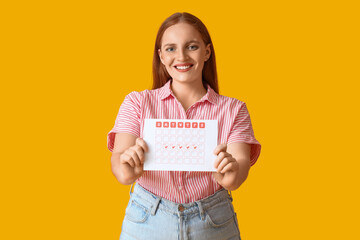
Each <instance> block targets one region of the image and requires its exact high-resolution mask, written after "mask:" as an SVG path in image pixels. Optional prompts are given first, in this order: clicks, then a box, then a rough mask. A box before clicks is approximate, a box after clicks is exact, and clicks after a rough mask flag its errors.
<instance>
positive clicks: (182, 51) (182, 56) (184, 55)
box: [177, 49, 188, 61]
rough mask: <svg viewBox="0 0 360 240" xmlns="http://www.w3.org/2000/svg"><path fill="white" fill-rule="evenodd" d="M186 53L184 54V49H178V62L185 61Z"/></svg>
mask: <svg viewBox="0 0 360 240" xmlns="http://www.w3.org/2000/svg"><path fill="white" fill-rule="evenodd" d="M187 57H188V56H187V53H186V49H179V51H178V55H177V58H178V60H180V61H181V60H185V59H186V58H187Z"/></svg>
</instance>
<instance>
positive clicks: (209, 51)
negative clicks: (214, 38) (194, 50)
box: [205, 43, 211, 62]
mask: <svg viewBox="0 0 360 240" xmlns="http://www.w3.org/2000/svg"><path fill="white" fill-rule="evenodd" d="M210 45H211V43H209V44H208V45H207V46H206V48H205V62H206V61H207V60H209V58H210V56H211V48H210Z"/></svg>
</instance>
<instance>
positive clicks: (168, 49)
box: [165, 48, 174, 52]
mask: <svg viewBox="0 0 360 240" xmlns="http://www.w3.org/2000/svg"><path fill="white" fill-rule="evenodd" d="M165 50H166V51H168V52H172V51H173V50H174V48H167V49H165Z"/></svg>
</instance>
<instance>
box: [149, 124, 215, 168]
mask: <svg viewBox="0 0 360 240" xmlns="http://www.w3.org/2000/svg"><path fill="white" fill-rule="evenodd" d="M217 137H218V122H217V120H186V119H184V120H183V119H181V120H180V119H145V123H144V131H143V138H144V140H145V142H146V144H147V145H148V147H149V152H147V153H145V163H144V170H167V171H216V170H215V168H214V166H213V165H214V161H215V159H216V156H215V155H214V153H213V152H214V149H215V147H216V146H217Z"/></svg>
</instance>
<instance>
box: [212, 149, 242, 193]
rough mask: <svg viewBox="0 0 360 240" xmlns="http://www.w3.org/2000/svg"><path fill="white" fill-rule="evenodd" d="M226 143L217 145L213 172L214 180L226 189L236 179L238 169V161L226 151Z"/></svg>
mask: <svg viewBox="0 0 360 240" xmlns="http://www.w3.org/2000/svg"><path fill="white" fill-rule="evenodd" d="M226 150H227V144H220V145H218V146H217V147H216V148H215V150H214V154H215V155H217V158H216V160H215V162H214V167H215V168H216V170H217V171H216V172H213V176H214V178H215V180H216V181H217V182H218V183H219V184H220V185H221V186H223V187H224V188H226V189H228V188H229V186H232V185H233V184H234V182H235V181H236V176H237V173H238V171H239V168H240V166H239V163H238V162H237V161H236V159H235V158H234V157H233V156H232V155H231V154H230V153H228V152H227V151H226Z"/></svg>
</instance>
